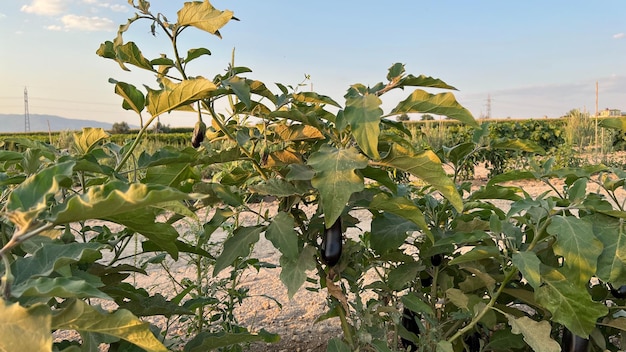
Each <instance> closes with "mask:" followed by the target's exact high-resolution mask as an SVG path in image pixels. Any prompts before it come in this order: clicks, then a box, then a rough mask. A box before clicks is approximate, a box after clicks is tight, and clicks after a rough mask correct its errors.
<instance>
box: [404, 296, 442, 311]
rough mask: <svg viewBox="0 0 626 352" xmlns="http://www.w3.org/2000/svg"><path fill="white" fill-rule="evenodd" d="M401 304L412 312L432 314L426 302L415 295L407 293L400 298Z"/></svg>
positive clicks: (431, 309)
mask: <svg viewBox="0 0 626 352" xmlns="http://www.w3.org/2000/svg"><path fill="white" fill-rule="evenodd" d="M400 300H401V301H402V305H403V306H404V307H405V308H408V309H409V310H411V311H412V312H415V313H420V314H426V315H430V316H434V315H435V312H434V311H433V308H432V307H431V306H430V305H429V304H428V303H426V302H424V301H422V300H421V299H420V298H419V297H418V296H417V295H415V294H413V293H409V294H407V295H404V296H402V297H401V298H400Z"/></svg>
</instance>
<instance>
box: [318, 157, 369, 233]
mask: <svg viewBox="0 0 626 352" xmlns="http://www.w3.org/2000/svg"><path fill="white" fill-rule="evenodd" d="M308 165H309V166H311V167H312V168H313V170H315V177H313V179H312V180H311V183H312V185H313V187H315V188H316V189H317V190H318V191H319V192H320V197H321V205H322V209H323V211H324V217H325V222H326V225H327V226H328V227H330V226H331V225H332V224H333V223H334V222H335V220H337V218H338V217H339V215H341V213H342V212H343V209H344V208H345V206H346V203H348V200H349V199H350V196H351V195H352V193H355V192H359V191H361V190H363V188H364V184H363V177H361V176H360V175H358V174H357V173H356V172H355V171H356V170H357V169H363V168H365V167H366V166H367V158H366V157H365V156H363V155H362V154H360V153H359V152H358V151H357V150H356V149H354V148H349V149H336V148H333V147H330V146H328V145H323V146H322V147H321V148H320V150H319V151H318V152H315V153H313V154H312V155H311V156H310V157H309V160H308Z"/></svg>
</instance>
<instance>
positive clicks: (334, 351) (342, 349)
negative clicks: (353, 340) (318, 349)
mask: <svg viewBox="0 0 626 352" xmlns="http://www.w3.org/2000/svg"><path fill="white" fill-rule="evenodd" d="M326 352H352V349H351V348H350V346H348V344H346V343H345V342H343V340H342V339H341V338H339V337H333V338H332V339H330V340H328V344H327V345H326Z"/></svg>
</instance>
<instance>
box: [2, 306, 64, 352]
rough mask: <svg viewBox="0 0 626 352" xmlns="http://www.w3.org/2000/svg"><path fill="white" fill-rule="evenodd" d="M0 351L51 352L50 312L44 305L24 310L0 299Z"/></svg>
mask: <svg viewBox="0 0 626 352" xmlns="http://www.w3.org/2000/svg"><path fill="white" fill-rule="evenodd" d="M0 317H1V318H0V351H3V352H11V351H40V352H47V351H52V334H51V323H50V321H51V312H50V308H49V307H48V306H47V305H45V304H36V305H33V306H31V307H29V308H24V307H22V306H20V305H19V304H17V303H8V304H7V302H6V301H5V300H4V299H0Z"/></svg>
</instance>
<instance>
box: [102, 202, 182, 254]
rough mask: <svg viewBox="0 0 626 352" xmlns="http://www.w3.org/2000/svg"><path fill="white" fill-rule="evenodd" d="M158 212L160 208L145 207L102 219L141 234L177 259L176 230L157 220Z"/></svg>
mask: <svg viewBox="0 0 626 352" xmlns="http://www.w3.org/2000/svg"><path fill="white" fill-rule="evenodd" d="M160 213H161V211H160V209H157V208H154V207H147V208H144V209H136V210H132V211H131V210H129V211H126V212H124V213H120V214H116V215H111V216H108V217H105V218H104V219H105V220H109V221H113V222H115V223H118V224H121V225H124V226H126V227H127V228H128V229H130V230H132V231H134V232H137V233H140V234H142V235H143V236H145V237H146V238H148V239H150V240H151V241H152V242H153V243H154V244H156V245H157V246H159V247H160V249H161V250H164V251H166V252H167V253H168V254H169V255H171V256H172V258H173V259H174V260H176V259H178V247H177V245H176V239H177V238H178V231H176V229H175V228H174V227H173V226H172V225H171V224H168V223H163V222H158V221H157V216H158V215H159V214H160Z"/></svg>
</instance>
